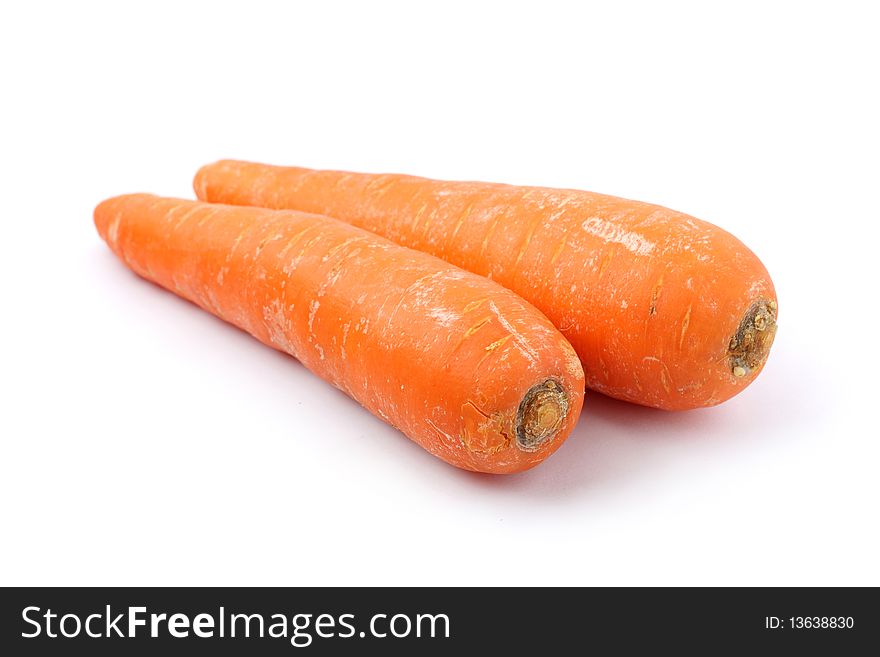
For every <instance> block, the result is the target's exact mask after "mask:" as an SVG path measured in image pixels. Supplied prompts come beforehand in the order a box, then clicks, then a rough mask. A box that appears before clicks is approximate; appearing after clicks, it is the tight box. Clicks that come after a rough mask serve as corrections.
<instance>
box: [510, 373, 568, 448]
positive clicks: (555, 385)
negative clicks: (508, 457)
mask: <svg viewBox="0 0 880 657" xmlns="http://www.w3.org/2000/svg"><path fill="white" fill-rule="evenodd" d="M568 408H569V402H568V394H566V392H565V390H564V389H563V387H562V384H561V383H559V382H558V381H556V380H554V379H547V380H546V381H542V382H541V383H538V384H537V385H534V386H532V387H531V388H529V391H528V392H527V393H526V394H525V396H524V397H523V400H522V402H520V405H519V409H518V410H517V412H516V444H517V447H519V448H520V449H521V450H523V451H526V452H534V451H536V450H537V449H538V448H540V447H541V446H542V445H543V444H544V443H546V442H547V441H549V440H552V439H553V437H554V436H555V435H556V434H557V433H558V431H559V429H560V427H562V425H563V423H564V422H565V418H566V416H567V415H568Z"/></svg>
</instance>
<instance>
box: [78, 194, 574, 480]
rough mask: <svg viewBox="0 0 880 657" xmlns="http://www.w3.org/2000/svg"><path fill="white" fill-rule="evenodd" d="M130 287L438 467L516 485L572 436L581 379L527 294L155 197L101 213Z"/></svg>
mask: <svg viewBox="0 0 880 657" xmlns="http://www.w3.org/2000/svg"><path fill="white" fill-rule="evenodd" d="M95 224H96V226H97V228H98V232H99V233H100V234H101V237H103V238H104V240H105V241H106V242H107V244H108V245H109V246H110V248H111V249H112V250H113V251H114V252H115V253H116V254H117V255H118V256H119V257H120V258H121V259H122V260H123V261H124V262H125V263H126V264H127V265H128V266H129V267H130V268H131V269H132V270H134V271H135V272H136V273H138V274H140V275H141V276H143V277H144V278H147V279H148V280H151V281H153V282H155V283H158V284H159V285H161V286H163V287H165V288H167V289H169V290H171V291H173V292H175V293H176V294H178V295H180V296H182V297H184V298H186V299H189V300H190V301H193V302H195V303H196V304H198V305H199V306H201V307H202V308H204V309H205V310H208V311H209V312H212V313H214V314H215V315H217V316H219V317H221V318H223V319H225V320H227V321H229V322H231V323H233V324H235V325H236V326H238V327H240V328H242V329H244V330H245V331H247V332H248V333H250V334H252V335H253V336H255V337H256V338H258V339H259V340H261V341H262V342H264V343H266V344H268V345H270V346H272V347H275V348H276V349H279V350H281V351H285V352H287V353H289V354H291V355H293V356H295V357H296V358H297V359H299V360H300V361H301V362H302V363H303V364H304V365H305V366H306V367H308V368H309V369H310V370H311V371H313V372H314V373H316V374H317V375H319V376H320V377H322V378H324V379H326V380H327V381H330V382H331V383H333V384H334V385H336V386H337V387H339V388H340V389H342V390H343V391H345V392H346V393H348V394H349V395H350V396H351V397H353V398H354V399H356V400H357V401H358V402H360V403H361V404H362V405H363V406H365V407H366V408H367V409H369V410H370V411H371V412H373V413H374V414H376V415H378V416H380V417H382V418H383V419H385V420H386V421H388V422H389V423H391V424H392V425H394V426H396V427H398V428H399V429H400V430H401V431H403V432H404V433H405V434H406V435H407V436H409V437H410V438H412V439H413V440H414V441H416V442H417V443H419V444H420V445H422V446H423V447H424V448H425V449H427V450H428V451H430V452H431V453H432V454H435V455H436V456H439V457H440V458H442V459H444V460H445V461H447V462H449V463H451V464H453V465H456V466H459V467H462V468H466V469H469V470H477V471H483V472H498V473H506V472H516V471H519V470H524V469H526V468H529V467H531V466H533V465H535V464H537V463H539V462H540V461H542V460H543V459H544V458H546V457H547V456H548V455H549V454H550V453H552V452H553V451H554V450H555V449H556V448H557V447H558V446H559V445H560V444H561V443H562V441H563V440H564V439H565V437H566V436H567V435H568V434H569V432H570V431H571V429H572V428H573V427H574V425H575V423H576V422H577V417H578V413H579V411H580V409H581V404H582V402H583V385H584V382H583V372H582V370H581V366H580V363H579V362H578V359H577V356H576V355H575V353H574V351H573V350H572V348H571V346H570V345H569V344H568V342H567V341H566V340H565V338H564V337H563V336H562V335H561V334H560V333H559V332H558V331H557V330H556V329H555V328H554V327H553V326H552V324H551V323H550V322H549V321H548V320H547V318H545V317H544V316H543V315H541V313H540V312H538V311H537V310H535V309H534V308H533V307H532V306H530V305H529V304H528V303H526V302H525V301H523V300H522V299H520V298H519V297H518V296H517V295H515V294H513V293H512V292H510V291H508V290H506V289H504V288H502V287H501V286H499V285H497V284H496V283H493V282H492V281H489V280H487V279H484V278H481V277H479V276H475V275H474V274H471V273H468V272H465V271H463V270H461V269H458V268H457V267H454V266H452V265H450V264H448V263H446V262H443V261H442V260H439V259H437V258H434V257H432V256H429V255H427V254H425V253H421V252H419V251H414V250H411V249H406V248H403V247H401V246H398V245H396V244H393V243H392V242H389V241H388V240H385V239H383V238H381V237H378V236H376V235H374V234H372V233H369V232H367V231H363V230H360V229H358V228H355V227H353V226H350V225H348V224H344V223H342V222H339V221H336V220H333V219H329V218H326V217H320V216H316V215H310V214H305V213H301V212H276V211H271V210H265V209H261V208H240V207H234V206H224V205H211V204H207V203H199V202H193V201H184V200H178V199H168V198H159V197H155V196H150V195H146V194H136V195H130V196H121V197H117V198H113V199H110V200H108V201H105V202H103V203H101V204H100V205H99V206H98V207H97V208H96V209H95Z"/></svg>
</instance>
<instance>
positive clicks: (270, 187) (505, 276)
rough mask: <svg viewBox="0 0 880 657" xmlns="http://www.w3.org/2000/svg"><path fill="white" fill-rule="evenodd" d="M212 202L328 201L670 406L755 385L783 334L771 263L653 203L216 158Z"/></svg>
mask: <svg viewBox="0 0 880 657" xmlns="http://www.w3.org/2000/svg"><path fill="white" fill-rule="evenodd" d="M194 187H195V190H196V193H197V194H198V196H199V198H201V199H204V200H208V201H218V202H223V203H234V204H238V205H259V206H265V207H271V208H292V209H297V210H304V211H307V212H320V213H322V214H327V215H330V216H333V217H336V218H338V219H341V220H343V221H346V222H349V223H351V224H354V225H356V226H359V227H361V228H366V229H368V230H370V231H373V232H375V233H378V234H380V235H383V236H384V237H387V238H389V239H392V240H394V241H395V242H398V243H399V244H402V245H404V246H408V247H412V248H416V249H419V250H422V251H426V252H428V253H431V254H433V255H435V256H438V257H440V258H443V259H444V260H447V261H449V262H451V263H453V264H456V265H458V266H459V267H462V268H464V269H467V270H469V271H472V272H474V273H477V274H481V275H484V276H488V277H490V278H492V279H494V280H496V281H498V282H499V283H501V284H502V285H504V286H505V287H507V288H509V289H511V290H513V291H515V292H517V293H518V294H520V295H522V297H523V298H525V299H526V300H527V301H529V302H531V303H532V304H534V305H535V306H536V307H537V308H538V309H539V310H541V311H543V312H544V313H545V314H546V315H547V317H549V318H550V320H551V321H552V322H553V323H554V324H555V325H556V326H557V327H559V329H560V331H562V333H563V334H564V335H565V336H566V337H567V338H568V339H569V341H570V342H571V344H572V346H573V347H574V348H575V350H576V351H577V353H578V355H579V356H580V359H581V362H582V363H583V365H584V370H585V373H586V381H587V387H589V388H591V389H593V390H597V391H599V392H602V393H605V394H607V395H610V396H612V397H617V398H618V399H624V400H627V401H631V402H636V403H639V404H644V405H647V406H655V407H658V408H665V409H688V408H698V407H702V406H711V405H713V404H717V403H720V402H723V401H725V400H726V399H729V398H730V397H732V396H733V395H735V394H737V393H738V392H740V391H741V390H742V389H743V388H744V387H745V386H746V385H748V384H749V383H750V382H752V381H753V380H754V379H755V377H756V376H757V374H758V372H760V370H761V368H762V367H763V365H764V362H765V361H766V359H767V355H768V353H769V350H770V345H771V344H772V342H773V337H774V335H775V332H776V316H777V305H776V303H777V302H776V294H775V292H774V289H773V283H772V282H771V280H770V277H769V275H768V274H767V270H766V269H765V268H764V266H763V265H762V264H761V262H760V261H759V260H758V258H757V257H755V255H754V254H753V253H752V252H751V251H750V250H749V249H748V248H746V246H745V245H744V244H743V243H742V242H740V241H739V240H738V239H736V238H735V237H734V236H733V235H731V234H729V233H727V232H725V231H724V230H722V229H720V228H718V227H717V226H714V225H712V224H709V223H707V222H704V221H700V220H699V219H695V218H693V217H690V216H688V215H685V214H682V213H679V212H675V211H673V210H669V209H667V208H663V207H660V206H656V205H650V204H648V203H641V202H638V201H629V200H626V199H621V198H616V197H612V196H605V195H602V194H595V193H592V192H582V191H576V190H565V189H549V188H541V187H514V186H510V185H500V184H490V183H478V182H444V181H436V180H427V179H424V178H416V177H413V176H403V175H370V174H356V173H346V172H341V171H316V170H311V169H301V168H295V167H273V166H268V165H262V164H253V163H248V162H237V161H231V160H229V161H221V162H217V163H216V164H211V165H208V166H206V167H203V168H202V169H201V170H200V171H199V172H198V174H197V175H196V178H195V182H194Z"/></svg>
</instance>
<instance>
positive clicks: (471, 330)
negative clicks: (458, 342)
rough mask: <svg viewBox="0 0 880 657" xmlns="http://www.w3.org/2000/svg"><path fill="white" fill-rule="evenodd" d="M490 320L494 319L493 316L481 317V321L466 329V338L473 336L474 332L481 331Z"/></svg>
mask: <svg viewBox="0 0 880 657" xmlns="http://www.w3.org/2000/svg"><path fill="white" fill-rule="evenodd" d="M490 321H492V318H491V317H484V318H483V319H481V320H480V321H479V322H477V323H476V324H474V325H473V326H471V327H470V328H469V329H468V330H467V331H465V332H464V337H466V338H469V337H471V336H472V335H473V334H474V333H476V332H477V331H479V330H480V329H481V328H482V327H484V326H485V325H486V324H488V323H489V322H490Z"/></svg>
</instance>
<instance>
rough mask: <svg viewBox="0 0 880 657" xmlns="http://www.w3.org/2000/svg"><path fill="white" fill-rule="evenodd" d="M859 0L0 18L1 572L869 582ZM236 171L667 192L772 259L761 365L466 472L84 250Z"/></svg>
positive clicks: (175, 5)
mask: <svg viewBox="0 0 880 657" xmlns="http://www.w3.org/2000/svg"><path fill="white" fill-rule="evenodd" d="M870 6H871V3H868V2H865V3H848V2H833V3H832V2H828V3H822V4H816V3H810V2H792V3H782V2H756V3H748V2H746V3H743V2H739V3H736V4H729V3H704V2H694V3H685V4H682V3H672V4H670V3H638V4H633V3H627V2H614V3H612V2H602V3H595V4H594V5H593V6H590V5H589V4H588V3H574V2H572V3H570V4H562V3H553V2H540V3H531V4H530V5H521V4H518V3H515V2H503V3H477V2H461V3H458V2H450V1H448V0H447V1H446V2H438V3H435V4H433V5H430V4H426V3H399V4H391V3H383V2H380V3H377V2H363V3H354V2H352V3H338V2H312V3H283V2H278V3H266V2H241V3H237V4H227V3H222V2H187V3H183V2H155V1H153V2H144V3H141V4H140V5H139V6H138V5H137V4H136V3H118V2H113V3H110V2H108V3H105V4H96V3H91V2H63V3H62V2H59V3H57V4H46V3H42V2H28V3H25V2H20V3H4V4H3V9H2V10H0V76H2V77H0V82H2V86H0V96H2V100H0V186H2V192H3V193H2V202H3V206H2V257H0V274H2V275H0V281H2V297H3V302H2V306H0V307H2V309H3V311H2V312H3V316H2V323H0V339H2V345H3V356H2V361H0V362H2V364H0V371H2V379H0V386H2V391H0V392H2V414H0V432H2V439H0V440H2V442H0V449H2V452H0V470H2V471H0V526H2V528H3V529H2V540H0V557H2V558H0V583H2V584H125V585H135V584H141V585H152V584H186V585H196V584H218V585H219V584H230V585H237V584H252V585H271V584H279V585H280V584H285V585H299V584H314V585H325V584H406V585H426V584H737V585H738V584H770V585H777V584H798V585H800V584H803V585H806V584H841V585H853V584H873V585H878V584H880V569H878V559H877V555H878V552H880V541H878V511H877V504H878V500H880V494H878V493H880V486H878V473H880V464H878V461H880V431H878V427H877V417H878V416H877V400H878V396H877V388H878V384H877V381H878V374H877V371H878V356H877V346H878V338H877V321H876V320H877V316H878V313H877V304H878V298H877V282H878V276H877V266H878V262H877V260H878V258H877V246H876V245H877V243H878V242H877V238H878V219H880V217H878V201H877V190H878V182H880V167H878V152H880V134H878V117H880V103H878V96H877V89H878V78H877V75H878V73H877V65H878V62H880V47H878V40H877V34H876V25H877V21H876V19H875V17H873V16H872V15H871V14H870V13H869V11H868V10H869V8H870ZM222 157H236V158H243V159H252V160H260V161H267V162H272V163H279V164H296V165H302V166H312V167H319V168H320V167H325V168H342V169H351V170H363V171H375V172H378V171H395V172H406V173H414V174H421V175H426V176H432V177H441V178H462V179H484V180H496V181H504V182H512V183H523V184H543V185H551V186H560V187H576V188H584V189H591V190H595V191H601V192H606V193H610V194H616V195H620V196H625V197H630V198H638V199H642V200H648V201H653V202H656V203H660V204H663V205H667V206H670V207H673V208H675V209H679V210H683V211H685V212H689V213H691V214H694V215H696V216H698V217H701V218H705V219H708V220H710V221H713V222H715V223H717V224H719V225H721V226H723V227H725V228H727V229H729V230H730V231H732V232H734V233H735V234H736V235H738V236H739V237H740V238H741V239H743V240H744V241H745V242H746V243H747V244H749V245H750V246H751V247H752V248H753V249H754V250H755V251H756V252H757V253H758V255H759V256H760V257H761V258H762V259H763V260H764V262H765V264H766V265H767V267H768V268H769V270H770V272H771V274H772V275H773V277H774V280H775V282H776V285H777V289H778V294H779V300H780V329H779V334H778V337H777V341H776V346H775V348H774V352H773V353H772V355H771V358H770V361H769V363H768V365H767V367H766V369H765V371H764V373H763V374H762V375H761V377H760V378H759V379H758V380H757V382H756V383H755V384H754V385H752V386H751V387H750V388H749V389H748V390H746V391H745V392H744V393H743V394H741V395H740V396H739V397H737V398H735V399H734V400H732V401H730V402H728V403H726V404H724V405H723V406H721V407H718V408H714V409H707V410H700V411H693V412H687V413H678V414H672V413H666V412H661V411H654V410H649V409H645V408H639V407H635V406H630V405H627V404H624V403H620V402H616V401H612V400H609V399H606V398H603V397H601V396H597V395H590V396H589V398H588V400H587V404H586V407H585V411H584V415H583V418H582V420H581V422H580V424H579V426H578V427H577V430H576V431H575V433H574V434H573V435H572V436H571V438H570V439H569V441H568V442H567V443H566V444H565V445H564V446H563V448H562V449H560V451H559V452H558V453H557V454H555V455H554V456H553V457H551V458H550V459H549V460H548V461H547V462H545V463H544V464H543V465H541V466H539V467H538V468H536V469H534V470H532V471H530V472H527V473H524V474H521V475H516V476H508V477H497V476H496V477H493V476H487V475H475V474H471V473H466V472H463V471H458V470H456V469H454V468H452V467H450V466H448V465H446V464H444V463H443V462H441V461H439V460H436V459H434V458H433V457H431V456H430V455H428V454H427V453H426V452H423V451H422V450H421V449H420V448H418V447H417V446H416V445H414V444H413V443H410V442H409V441H408V440H407V439H406V438H404V437H403V436H402V435H401V434H398V433H397V432H395V431H394V430H393V429H391V428H389V427H387V426H385V425H384V424H383V423H382V422H380V421H379V420H377V419H375V418H374V417H372V416H371V415H369V414H368V413H367V412H366V411H364V410H362V409H361V408H360V407H359V406H358V405H357V404H356V403H354V402H353V401H351V400H349V399H348V398H346V397H344V396H343V395H342V393H340V392H338V391H337V390H335V389H334V388H332V387H331V386H329V385H327V384H325V383H323V382H322V381H321V380H319V379H318V378H317V377H315V376H313V375H312V374H310V373H309V372H307V371H306V370H304V368H303V367H302V366H301V365H299V364H298V363H297V362H296V361H295V360H294V359H292V358H289V357H286V356H284V355H282V354H280V353H277V352H275V351H272V350H270V349H268V348H266V347H264V346H262V345H261V344H259V343H258V342H257V341H255V340H254V339H252V338H250V337H249V336H248V335H246V334H244V333H242V332H240V331H238V330H236V329H234V328H232V327H230V326H228V325H225V324H224V323H222V322H221V321H219V320H217V319H215V318H214V317H212V316H210V315H208V314H206V313H204V312H202V311H200V310H199V309H197V308H196V307H195V306H193V305H190V304H188V303H186V302H184V301H181V300H180V299H178V298H176V297H174V296H173V295H171V294H169V293H167V292H164V291H162V290H160V289H158V288H156V287H154V286H152V285H150V284H148V283H146V282H144V281H142V280H140V279H138V278H137V277H135V276H134V275H133V274H131V273H130V272H128V271H127V270H126V269H125V268H124V267H123V266H122V265H121V264H120V263H119V262H118V261H117V260H116V259H115V258H114V257H113V256H112V255H111V254H110V252H109V250H108V249H107V248H106V247H105V246H104V244H103V243H102V242H101V241H100V240H99V238H98V236H97V234H96V233H95V230H94V228H93V225H92V218H91V213H92V208H93V207H94V205H95V204H97V203H98V202H99V201H100V200H102V199H103V198H105V197H107V196H111V195H116V194H120V193H126V192H136V191H150V192H154V193H158V194H165V195H176V196H191V190H190V180H191V177H192V174H193V173H194V172H195V170H196V168H197V167H198V166H199V165H201V164H203V163H206V162H209V161H212V160H215V159H218V158H222ZM414 375H417V374H416V373H414Z"/></svg>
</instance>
